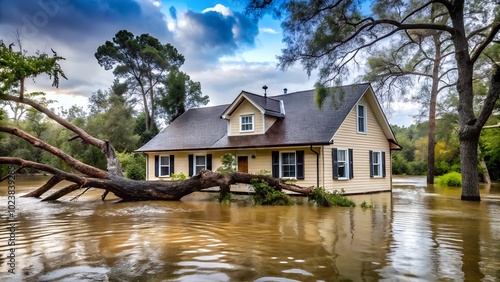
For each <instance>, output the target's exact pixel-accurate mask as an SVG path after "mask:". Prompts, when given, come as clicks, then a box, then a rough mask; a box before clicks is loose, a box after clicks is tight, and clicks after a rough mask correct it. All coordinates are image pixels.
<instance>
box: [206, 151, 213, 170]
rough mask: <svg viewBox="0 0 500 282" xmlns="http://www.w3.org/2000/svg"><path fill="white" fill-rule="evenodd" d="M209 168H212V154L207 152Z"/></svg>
mask: <svg viewBox="0 0 500 282" xmlns="http://www.w3.org/2000/svg"><path fill="white" fill-rule="evenodd" d="M207 169H208V170H212V154H207Z"/></svg>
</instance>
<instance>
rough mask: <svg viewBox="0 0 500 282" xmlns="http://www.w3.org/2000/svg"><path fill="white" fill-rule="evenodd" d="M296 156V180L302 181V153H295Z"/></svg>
mask: <svg viewBox="0 0 500 282" xmlns="http://www.w3.org/2000/svg"><path fill="white" fill-rule="evenodd" d="M295 155H296V156H297V163H296V166H297V179H304V151H297V152H295Z"/></svg>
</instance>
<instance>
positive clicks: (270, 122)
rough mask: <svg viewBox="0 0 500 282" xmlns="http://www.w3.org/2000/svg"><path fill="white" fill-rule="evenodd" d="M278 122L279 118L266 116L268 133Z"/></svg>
mask: <svg viewBox="0 0 500 282" xmlns="http://www.w3.org/2000/svg"><path fill="white" fill-rule="evenodd" d="M277 120H278V118H276V117H273V116H268V115H266V116H265V128H266V131H267V130H268V129H269V128H270V127H271V126H273V124H274V123H275V122H276V121H277Z"/></svg>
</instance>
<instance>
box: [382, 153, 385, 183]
mask: <svg viewBox="0 0 500 282" xmlns="http://www.w3.org/2000/svg"><path fill="white" fill-rule="evenodd" d="M382 176H383V177H385V152H382Z"/></svg>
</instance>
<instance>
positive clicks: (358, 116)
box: [356, 104, 368, 134]
mask: <svg viewBox="0 0 500 282" xmlns="http://www.w3.org/2000/svg"><path fill="white" fill-rule="evenodd" d="M359 107H363V115H362V116H360V113H359ZM366 109H367V108H366V106H365V105H363V104H358V105H357V106H356V131H357V132H358V133H361V134H366V133H368V129H367V127H366V126H367V123H366V119H367V116H368V115H367V110H366ZM360 118H362V119H363V123H362V125H363V129H364V130H363V131H361V130H359V127H360V122H359V119H360Z"/></svg>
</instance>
